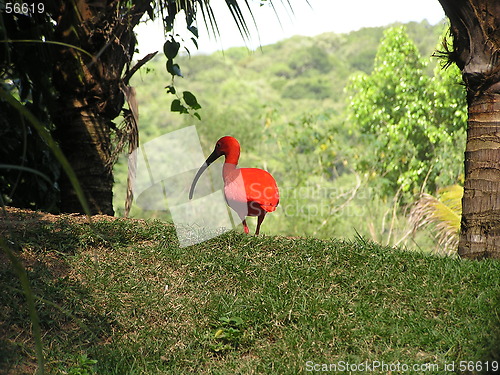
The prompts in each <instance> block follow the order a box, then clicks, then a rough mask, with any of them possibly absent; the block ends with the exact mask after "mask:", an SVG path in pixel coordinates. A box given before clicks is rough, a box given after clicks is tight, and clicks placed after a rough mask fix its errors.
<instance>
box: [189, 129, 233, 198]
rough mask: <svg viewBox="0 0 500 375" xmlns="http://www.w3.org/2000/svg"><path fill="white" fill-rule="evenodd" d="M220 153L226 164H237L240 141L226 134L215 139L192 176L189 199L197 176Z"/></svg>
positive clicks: (218, 156) (198, 176) (219, 155)
mask: <svg viewBox="0 0 500 375" xmlns="http://www.w3.org/2000/svg"><path fill="white" fill-rule="evenodd" d="M222 155H224V156H225V157H226V160H225V163H226V164H234V165H237V164H238V159H239V157H240V143H239V142H238V141H237V140H236V138H234V137H231V136H229V135H227V136H225V137H222V138H221V139H219V140H218V141H217V143H216V144H215V149H214V151H213V152H212V153H211V154H210V156H209V157H208V158H207V160H206V161H205V163H203V165H202V166H201V167H200V169H199V170H198V172H197V173H196V176H195V177H194V180H193V183H192V184H191V189H190V191H189V199H191V198H192V197H193V192H194V187H195V186H196V182H197V181H198V178H200V176H201V174H202V173H203V172H204V171H205V169H207V168H208V166H209V165H210V164H212V163H213V162H214V161H215V160H217V159H218V158H220V157H221V156H222Z"/></svg>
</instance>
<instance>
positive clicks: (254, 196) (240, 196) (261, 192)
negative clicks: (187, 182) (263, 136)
mask: <svg viewBox="0 0 500 375" xmlns="http://www.w3.org/2000/svg"><path fill="white" fill-rule="evenodd" d="M222 155H224V156H225V159H226V160H225V162H224V166H223V168H222V178H223V180H224V196H225V197H226V202H227V204H228V205H229V207H231V208H232V209H233V210H234V211H235V212H236V213H237V214H238V216H239V217H240V219H241V223H242V224H243V229H244V230H245V233H248V232H249V230H248V226H247V222H246V219H245V217H246V216H257V229H256V230H255V234H259V231H260V225H261V224H262V221H264V217H265V216H266V214H267V213H268V212H273V211H274V210H276V207H277V206H278V203H279V199H280V196H279V191H278V186H277V185H276V181H275V180H274V178H273V176H271V174H269V172H267V171H264V170H263V169H259V168H238V167H237V165H238V160H239V158H240V144H239V142H238V141H237V140H236V138H233V137H230V136H226V137H222V138H221V139H219V140H218V141H217V143H216V145H215V149H214V151H213V152H212V153H211V154H210V156H209V157H208V158H207V160H206V161H205V163H204V164H203V165H202V166H201V167H200V169H199V170H198V172H197V173H196V176H195V177H194V180H193V183H192V184H191V190H190V191H189V199H191V198H193V192H194V188H195V186H196V183H197V182H198V179H199V178H200V176H201V174H202V173H203V172H204V171H205V169H207V168H208V166H209V165H210V164H212V163H213V162H214V161H215V160H217V159H218V158H219V157H221V156H222Z"/></svg>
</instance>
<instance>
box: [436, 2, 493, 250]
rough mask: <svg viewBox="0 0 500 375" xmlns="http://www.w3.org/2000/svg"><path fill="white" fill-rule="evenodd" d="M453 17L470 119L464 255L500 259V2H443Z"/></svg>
mask: <svg viewBox="0 0 500 375" xmlns="http://www.w3.org/2000/svg"><path fill="white" fill-rule="evenodd" d="M439 2H440V3H441V5H442V7H443V9H444V11H445V13H446V15H447V16H448V18H449V19H450V23H451V34H452V35H453V51H449V52H448V55H449V58H450V61H452V62H454V63H456V64H457V66H458V67H459V68H460V70H461V71H462V77H463V79H464V83H465V87H466V88H467V104H468V108H469V120H468V129H467V143H466V151H465V183H464V197H463V199H462V221H461V234H460V241H459V245H458V253H459V254H460V256H462V257H464V258H474V259H480V258H500V53H499V51H500V48H499V47H500V30H499V28H498V25H499V24H500V13H499V11H498V9H499V8H498V0H439Z"/></svg>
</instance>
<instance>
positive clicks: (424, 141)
mask: <svg viewBox="0 0 500 375" xmlns="http://www.w3.org/2000/svg"><path fill="white" fill-rule="evenodd" d="M426 65H427V63H426V62H425V61H424V60H423V59H422V58H421V57H420V54H419V53H418V50H417V48H416V46H415V44H414V43H413V42H412V41H411V40H410V39H409V37H408V35H407V33H406V31H405V28H404V27H395V28H391V29H389V30H387V31H386V32H385V33H384V39H383V40H382V42H381V44H380V46H379V49H378V51H377V56H376V58H375V65H374V68H373V72H372V73H371V74H369V75H367V74H358V75H356V76H354V77H352V79H351V81H350V83H349V86H348V88H347V90H348V92H349V94H350V106H349V110H350V118H351V120H352V122H353V125H354V126H355V127H356V128H357V129H359V131H360V132H361V134H362V141H363V144H364V145H365V146H366V147H370V148H371V149H373V153H372V154H369V153H365V154H362V155H360V157H359V160H358V162H357V164H356V168H357V169H358V170H359V171H363V172H368V173H371V174H372V176H373V177H377V178H378V179H379V184H380V185H381V188H382V190H383V192H384V193H385V194H388V195H392V194H395V193H396V192H397V191H398V190H399V189H402V190H403V192H409V193H410V194H415V193H416V192H418V191H419V190H420V189H421V188H422V187H423V186H424V185H426V186H425V188H426V189H428V190H429V191H434V190H435V189H436V188H437V187H438V186H443V185H445V184H450V183H453V182H455V181H457V180H458V179H459V176H460V174H461V173H462V172H461V170H462V164H461V163H457V162H456V161H457V160H463V149H464V148H463V145H464V139H465V135H464V134H465V126H466V113H467V112H466V102H465V92H464V90H463V89H461V88H460V86H458V82H459V74H458V70H457V69H456V68H453V69H451V68H450V70H448V71H445V72H441V70H440V69H439V68H436V69H435V70H434V77H429V76H427V75H426V74H424V70H425V68H426ZM454 86H455V87H454Z"/></svg>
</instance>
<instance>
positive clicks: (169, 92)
mask: <svg viewBox="0 0 500 375" xmlns="http://www.w3.org/2000/svg"><path fill="white" fill-rule="evenodd" d="M165 89H166V90H167V94H174V95H175V93H176V91H175V87H174V86H172V85H168V86H165Z"/></svg>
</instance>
